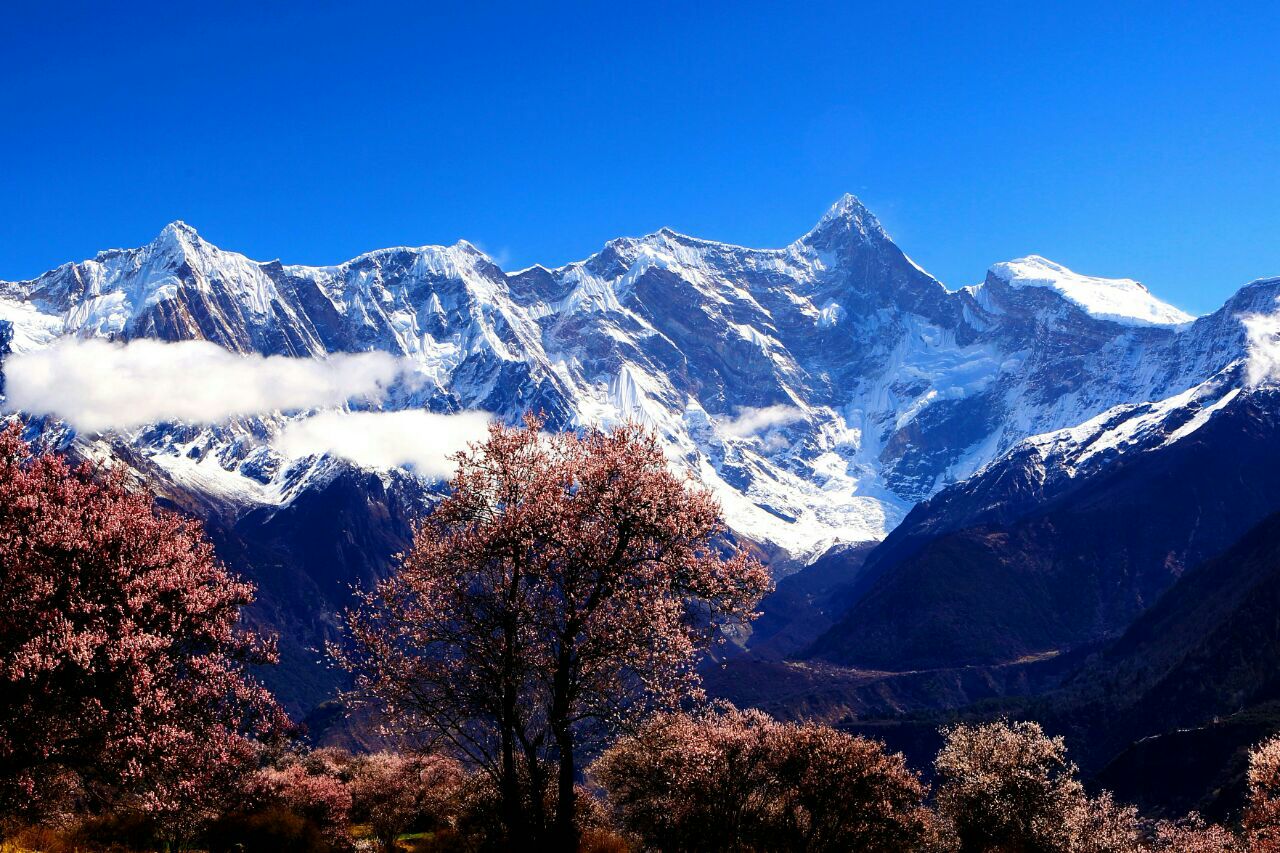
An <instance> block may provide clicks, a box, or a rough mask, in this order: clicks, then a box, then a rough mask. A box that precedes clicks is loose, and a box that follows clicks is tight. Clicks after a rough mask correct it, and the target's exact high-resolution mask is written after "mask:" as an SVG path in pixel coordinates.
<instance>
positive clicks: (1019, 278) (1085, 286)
mask: <svg viewBox="0 0 1280 853" xmlns="http://www.w3.org/2000/svg"><path fill="white" fill-rule="evenodd" d="M991 273H992V275H994V276H996V277H997V278H1000V279H1001V280H1003V281H1005V282H1006V283H1008V284H1009V285H1010V286H1011V287H1047V288H1051V289H1052V290H1054V291H1056V292H1058V293H1060V294H1061V295H1062V296H1063V297H1065V298H1066V299H1067V300H1069V301H1070V302H1072V303H1074V304H1075V305H1078V306H1079V307H1080V308H1082V309H1084V310H1085V311H1087V312H1088V313H1090V314H1091V315H1093V316H1095V317H1099V318H1102V319H1106V320H1113V321H1115V322H1118V323H1139V324H1148V325H1157V326H1159V325H1165V326H1169V325H1173V326H1176V325H1179V324H1181V323H1189V322H1191V321H1192V320H1194V319H1195V317H1193V316H1192V315H1190V314H1188V313H1187V312H1185V311H1183V310H1181V309H1179V308H1175V307H1174V306H1172V305H1170V304H1168V303H1167V302H1162V301H1160V300H1159V299H1157V298H1156V297H1155V296H1153V295H1152V294H1151V291H1149V290H1147V288H1146V287H1145V286H1144V285H1142V284H1141V283H1140V282H1137V281H1134V280H1133V279H1128V278H1097V277H1094V276H1086V275H1080V274H1079V273H1076V272H1073V271H1071V270H1069V269H1067V268H1066V267H1064V266H1062V265H1061V264H1057V263H1054V262H1053V261H1051V260H1049V259H1047V258H1042V257H1040V256H1039V255H1027V256H1026V257H1024V258H1017V259H1015V260H1012V261H1005V262H1003V263H999V264H995V265H994V266H992V267H991Z"/></svg>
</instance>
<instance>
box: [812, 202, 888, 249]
mask: <svg viewBox="0 0 1280 853" xmlns="http://www.w3.org/2000/svg"><path fill="white" fill-rule="evenodd" d="M850 233H851V234H856V235H857V236H858V237H860V238H861V239H864V240H866V239H869V238H878V239H888V236H889V235H887V234H886V233H885V231H884V228H882V227H881V225H880V220H879V219H876V215H875V214H874V213H872V212H871V211H870V210H868V209H867V207H866V205H864V204H863V203H862V202H861V201H859V200H858V198H857V196H855V195H854V194H853V193H845V194H844V195H842V196H840V198H839V199H837V200H836V203H835V204H833V205H831V207H830V208H828V209H827V212H826V213H824V214H823V215H822V218H821V219H819V220H818V224H817V225H815V226H813V228H812V229H811V230H810V231H809V233H808V234H806V235H804V236H803V237H801V238H800V240H799V241H797V242H803V243H812V244H822V243H826V242H827V241H829V240H830V239H831V238H833V237H836V236H838V235H841V234H850Z"/></svg>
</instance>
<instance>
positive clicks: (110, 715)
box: [0, 424, 287, 816]
mask: <svg viewBox="0 0 1280 853" xmlns="http://www.w3.org/2000/svg"><path fill="white" fill-rule="evenodd" d="M252 600H253V588H252V586H250V585H249V584H246V583H242V582H240V581H237V580H235V579H234V578H232V577H231V576H230V575H229V574H228V573H227V572H226V570H224V569H223V568H222V566H221V565H220V564H219V563H218V561H217V560H216V559H215V558H214V554H213V550H212V547H211V546H210V544H209V542H208V541H207V540H206V539H205V538H204V536H203V533H202V531H201V528H200V526H199V525H198V524H196V523H194V522H192V521H188V520H186V519H183V518H181V517H179V516H177V515H175V514H173V513H170V512H165V511H161V510H159V509H157V508H156V507H155V506H154V505H153V503H152V500H151V498H150V497H149V496H147V495H145V494H140V493H136V492H132V491H130V490H129V489H127V488H126V487H125V483H124V482H123V479H122V476H121V475H119V474H116V473H104V474H103V475H102V476H94V472H93V471H92V470H91V469H90V468H89V467H88V466H87V465H86V466H82V467H79V468H76V469H72V468H70V467H69V466H68V465H67V463H66V462H65V461H64V460H63V459H62V458H61V457H60V456H57V455H52V454H46V455H37V456H33V455H32V453H31V449H30V447H29V446H28V445H27V444H26V443H25V442H24V441H23V440H22V438H21V431H20V428H19V426H18V425H16V424H15V425H12V426H10V427H9V428H7V429H6V430H4V431H3V432H0V807H2V808H3V809H4V810H5V811H6V812H10V813H13V812H19V811H23V810H30V809H45V808H47V803H46V802H43V800H44V798H46V797H47V796H49V795H50V794H51V792H53V791H54V790H55V789H58V790H61V791H63V792H66V791H68V790H69V791H72V792H74V794H75V795H76V796H77V797H78V798H80V800H81V804H82V805H84V804H86V803H87V804H88V805H90V806H91V805H92V804H93V803H94V802H95V801H96V802H104V801H109V802H111V803H112V804H113V805H116V806H119V805H120V804H122V803H125V802H127V803H130V804H132V806H133V807H135V808H138V809H140V810H142V811H145V812H147V813H150V814H152V815H155V816H162V815H176V814H179V813H189V812H190V810H191V809H192V808H193V807H197V806H198V805H199V804H200V803H202V802H204V801H205V800H206V799H207V798H209V797H212V796H214V795H215V793H216V792H217V791H218V790H220V789H221V787H220V780H224V779H226V778H227V777H228V774H232V773H234V772H236V771H237V770H238V769H239V768H241V767H242V766H243V765H244V764H245V763H246V762H247V761H249V760H251V759H252V757H253V748H252V738H253V737H255V736H267V735H274V734H277V733H280V732H282V731H283V730H284V729H285V727H286V726H287V720H286V718H285V717H284V715H283V712H282V711H280V709H279V708H278V706H277V705H276V704H275V703H274V701H273V700H272V699H271V697H270V695H269V694H268V693H267V692H266V690H265V689H264V688H263V687H261V686H260V685H259V684H257V683H256V682H255V681H254V680H253V679H252V678H251V677H249V676H248V675H247V674H246V672H245V664H246V663H248V662H250V661H266V660H268V659H270V658H271V651H272V650H271V649H270V647H269V646H268V645H267V644H264V643H261V642H258V641H257V640H256V638H254V637H252V636H250V635H247V634H243V633H240V632H238V631H237V630H236V626H237V621H238V618H239V613H240V608H241V607H242V606H244V605H246V604H248V603H249V602H250V601H252Z"/></svg>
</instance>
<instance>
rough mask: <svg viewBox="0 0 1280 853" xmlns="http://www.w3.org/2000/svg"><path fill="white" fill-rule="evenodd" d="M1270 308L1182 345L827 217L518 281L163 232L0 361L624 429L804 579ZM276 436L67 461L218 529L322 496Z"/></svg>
mask: <svg viewBox="0 0 1280 853" xmlns="http://www.w3.org/2000/svg"><path fill="white" fill-rule="evenodd" d="M1278 294H1280V280H1272V281H1266V282H1258V283H1255V284H1253V285H1251V286H1249V287H1247V288H1245V289H1244V290H1242V291H1241V292H1240V293H1239V294H1237V296H1236V297H1234V298H1233V299H1232V300H1231V301H1230V302H1229V303H1228V304H1227V306H1224V308H1223V309H1222V310H1220V311H1218V312H1216V313H1214V314H1212V315H1209V316H1207V317H1203V318H1200V319H1193V318H1191V317H1189V316H1188V315H1186V314H1184V313H1183V312H1181V311H1179V310H1178V309H1176V308H1173V307H1172V306H1169V305H1167V304H1165V303H1163V302H1160V301H1159V300H1158V299H1156V298H1155V297H1154V296H1153V295H1151V293H1150V292H1148V291H1147V290H1146V289H1145V288H1144V287H1143V286H1142V285H1139V284H1137V283H1136V282H1132V281H1128V280H1107V279H1096V278H1089V277H1086V276H1081V275H1077V274H1075V273H1073V272H1071V271H1070V270H1068V269H1066V268H1065V267H1062V266H1060V265H1057V264H1054V263H1052V262H1050V261H1046V260H1044V259H1042V258H1038V257H1030V258H1023V259H1020V260H1017V261H1011V262H1008V263H1004V264H997V265H996V266H994V267H992V269H991V271H990V272H989V273H988V275H987V277H986V280H985V281H984V282H983V283H982V284H980V285H977V286H974V287H967V288H962V289H959V290H948V289H947V288H946V287H944V286H943V285H942V284H941V283H939V282H938V281H937V280H936V279H934V278H933V277H932V276H930V275H929V274H928V273H926V272H924V271H923V270H922V269H920V268H919V267H918V266H917V265H916V264H915V263H913V262H912V261H911V260H910V259H909V258H908V257H907V256H906V255H904V254H903V253H902V252H901V251H900V250H899V249H898V247H897V246H895V245H894V243H893V242H892V241H891V240H890V238H889V237H888V235H886V234H885V232H884V230H883V229H882V228H881V226H880V224H879V222H878V221H877V220H876V218H875V217H874V216H873V215H872V214H871V213H870V212H869V211H868V210H867V209H866V208H865V207H863V206H862V205H861V204H860V203H859V202H858V201H857V200H856V199H855V198H853V197H852V196H845V197H844V198H842V199H841V200H840V201H839V202H837V203H836V204H835V205H834V206H833V207H832V208H831V209H830V210H829V211H828V212H827V213H826V215H825V216H823V217H822V219H821V220H820V221H819V222H818V224H817V225H816V226H815V227H814V228H813V230H811V231H810V232H809V233H808V234H806V235H804V236H803V237H801V238H800V239H798V240H796V241H795V242H794V243H791V244H790V245H788V246H785V247H783V248H779V249H749V248H744V247H739V246H731V245H727V244H723V243H717V242H712V241H707V240H699V239H696V238H693V237H687V236H684V235H680V234H677V233H675V232H673V231H670V230H668V229H662V230H660V231H658V232H656V233H654V234H650V235H648V236H645V237H641V238H622V239H618V240H613V241H610V242H609V243H607V244H606V245H605V246H604V248H603V249H602V250H601V251H600V252H598V253H597V254H595V255H593V256H591V257H590V258H587V259H586V260H583V261H580V262H577V263H572V264H569V265H567V266H564V267H560V268H557V269H546V268H544V267H541V266H535V267H531V268H529V269H525V270H521V271H519V272H514V273H507V272H504V271H503V270H502V269H500V268H499V266H498V265H497V264H496V263H495V262H494V261H493V260H492V259H490V258H489V257H487V256H486V255H485V254H483V253H482V252H480V251H479V250H477V249H476V248H475V247H473V246H471V245H470V244H468V243H465V242H460V243H458V244H456V245H453V246H449V247H440V246H426V247H420V248H392V249H384V250H380V251H375V252H370V253H368V254H365V255H361V256H359V257H357V258H354V259H352V260H350V261H347V262H345V263H342V264H338V265H336V266H329V267H307V266H294V265H285V264H282V263H280V262H279V261H267V262H259V261H253V260H250V259H248V258H246V257H244V256H242V255H239V254H236V253H234V252H228V251H224V250H222V249H219V248H217V247H215V246H213V245H211V244H210V243H208V242H207V241H205V240H203V239H202V238H201V237H200V236H199V235H198V234H197V233H196V231H195V230H194V229H192V228H190V227H189V226H187V225H185V224H183V223H180V222H179V223H173V224H171V225H169V226H167V227H166V228H165V229H164V230H163V231H162V232H161V233H160V235H159V236H158V237H157V238H156V239H155V240H154V241H152V242H151V243H150V244H148V245H146V246H143V247H141V248H138V249H127V250H110V251H107V252H103V253H101V254H99V255H98V256H97V257H96V258H94V259H92V260H88V261H83V262H80V263H70V264H66V265H64V266H61V267H59V268H57V269H56V270H52V271H50V272H48V273H46V274H45V275H42V276H40V277H39V278H37V279H34V280H31V281H24V282H7V283H0V337H7V338H8V347H9V349H11V350H12V351H13V352H14V353H23V352H29V351H32V350H36V349H40V348H42V347H47V346H49V345H50V344H51V343H53V342H54V341H56V340H58V339H60V338H63V337H66V336H79V337H105V338H110V339H116V340H130V339H136V338H155V339H161V340H167V341H179V340H207V341H211V342H213V343H216V344H218V345H219V346H222V347H225V348H227V349H229V350H233V351H236V352H242V353H252V352H256V353H261V354H268V355H289V356H306V357H317V356H324V355H327V354H334V353H352V352H366V351H372V350H381V351H385V352H388V353H391V354H393V355H395V356H397V357H399V358H401V359H403V360H404V362H405V363H406V364H408V365H410V372H411V373H412V375H413V381H411V382H405V383H402V384H401V385H398V386H397V387H396V388H395V389H394V390H393V392H392V393H391V395H390V396H389V397H388V398H387V399H386V400H385V401H384V402H383V403H382V406H383V407H385V408H388V409H407V408H426V409H430V410H432V411H439V412H457V411H464V410H479V411H485V412H490V413H493V414H494V415H496V416H498V417H500V418H504V419H507V420H515V419H517V418H518V417H519V416H520V415H521V414H522V413H523V412H524V411H527V410H529V409H540V410H542V411H544V412H545V413H547V415H548V417H549V419H550V422H551V424H552V425H553V426H571V425H584V424H597V423H598V424H608V423H611V422H615V421H617V420H619V419H623V418H632V419H638V420H640V421H642V422H644V423H646V424H648V425H650V426H651V427H653V428H654V429H655V430H656V431H658V433H659V434H660V435H661V436H662V438H663V440H664V441H665V442H666V444H667V446H668V447H669V449H670V452H671V455H672V456H673V458H674V459H676V460H678V461H680V462H682V463H683V464H684V465H686V466H687V467H688V468H689V469H690V470H692V471H693V472H694V473H695V475H696V476H697V477H698V478H700V479H701V480H702V481H703V482H704V483H706V484H707V485H708V486H709V487H710V488H712V489H713V490H714V491H715V492H716V494H717V495H718V496H719V498H720V500H721V501H722V503H723V505H724V508H725V512H726V516H727V518H728V520H729V522H730V524H731V525H732V526H733V527H734V528H735V529H737V530H738V531H739V532H740V533H743V534H745V535H747V536H749V537H752V538H754V539H756V540H758V541H761V542H764V543H768V544H770V545H772V546H774V547H776V548H778V549H781V550H782V551H784V552H785V553H786V555H788V556H789V557H791V558H792V559H794V560H796V561H804V560H808V559H811V558H812V557H814V556H816V555H818V554H820V553H822V552H823V551H824V550H825V549H827V548H828V547H829V546H830V545H832V544H833V543H836V542H858V541H867V540H875V539H880V538H882V537H883V536H884V535H885V533H886V532H887V531H889V530H891V529H892V528H893V527H894V526H895V525H896V524H897V523H898V522H899V521H900V520H901V519H902V517H903V516H904V515H905V513H906V511H907V510H908V509H909V508H910V507H911V505H912V504H914V503H915V502H916V501H918V500H920V499H922V498H926V497H928V496H930V495H932V494H934V493H935V492H936V491H938V490H939V489H940V488H942V487H943V486H945V485H947V484H948V483H951V482H955V481H957V480H960V479H963V478H965V477H967V476H969V475H970V474H972V473H973V472H974V471H976V470H978V469H979V468H980V467H982V466H983V465H985V464H986V463H988V462H990V461H991V460H992V459H994V458H995V457H996V456H997V455H998V454H1000V453H1002V452H1003V451H1005V450H1007V449H1008V448H1010V447H1011V446H1013V445H1014V444H1015V443H1017V442H1018V441H1021V440H1022V439H1024V438H1027V437H1028V436H1032V435H1036V434H1040V433H1045V432H1050V431H1053V430H1060V429H1063V428H1067V427H1072V426H1075V425H1078V424H1081V423H1082V422H1084V421H1087V420H1088V419H1090V418H1092V417H1094V416H1096V415H1098V414H1100V413H1102V412H1104V411H1107V410H1108V409H1111V408H1113V407H1115V406H1118V405H1125V404H1134V405H1136V404H1142V403H1145V402H1146V401H1149V400H1159V399H1164V398H1167V397H1170V396H1171V395H1173V394H1177V393H1179V392H1182V391H1185V390H1187V389H1189V388H1191V387H1193V386H1195V385H1197V384H1199V383H1201V382H1203V381H1204V380H1205V379H1206V378H1208V377H1210V376H1213V375H1214V374H1216V373H1218V372H1219V371H1221V370H1222V369H1223V368H1225V367H1227V366H1228V365H1229V364H1231V363H1233V362H1234V361H1236V360H1238V359H1240V358H1241V357H1243V355H1244V354H1245V349H1246V339H1245V333H1244V330H1243V328H1242V327H1241V325H1240V323H1239V320H1238V319H1237V317H1238V315H1240V314H1242V313H1250V312H1255V313H1256V312H1264V313H1272V312H1274V311H1275V305H1274V303H1275V299H1276V296H1277V295H1278ZM193 381H199V380H198V377H193ZM294 416H295V415H294V414H291V413H285V414H281V413H264V415H263V416H261V417H255V418H249V419H242V420H237V421H232V422H229V423H223V424H219V425H215V426H203V425H188V424H157V425H152V426H148V427H144V428H140V429H133V430H130V431H127V432H118V433H114V434H108V435H106V436H103V437H96V436H80V437H79V438H78V441H79V442H80V443H81V444H82V445H85V446H88V445H95V446H98V447H99V448H108V447H112V446H114V447H117V448H119V447H127V448H129V451H130V453H131V454H133V455H134V456H135V457H136V458H137V459H138V460H139V464H142V463H143V460H145V464H146V466H147V467H148V468H149V470H150V471H151V473H152V474H153V475H155V476H167V477H169V478H170V479H171V480H173V481H175V482H178V483H179V485H180V486H181V488H182V489H184V490H186V491H188V492H190V493H192V494H196V495H205V496H207V497H208V498H209V499H210V501H212V503H214V504H220V505H223V506H229V507H238V509H233V510H232V513H233V514H234V512H239V511H243V510H245V509H247V508H250V507H254V506H273V505H275V506H279V505H283V504H286V503H288V502H289V501H291V500H293V499H295V498H296V496H297V495H298V494H300V493H301V492H303V491H305V490H306V489H307V488H308V487H309V485H308V484H309V483H310V482H311V478H313V477H322V476H329V475H326V474H324V472H325V471H329V472H332V471H333V470H335V465H337V463H334V462H332V461H331V460H316V459H314V458H308V459H301V460H293V459H286V458H283V457H281V456H280V454H279V453H278V452H277V451H275V450H274V449H272V448H271V447H270V446H269V443H270V438H271V436H272V435H273V434H275V433H276V432H277V431H278V430H279V428H280V426H281V424H283V423H284V422H286V421H287V420H288V419H289V418H291V417H294ZM424 440H430V437H426V438H424ZM99 452H107V451H106V450H101V449H100V451H99ZM338 467H341V466H338Z"/></svg>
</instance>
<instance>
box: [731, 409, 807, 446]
mask: <svg viewBox="0 0 1280 853" xmlns="http://www.w3.org/2000/svg"><path fill="white" fill-rule="evenodd" d="M800 420H804V412H802V411H801V410H800V409H797V408H796V407H795V406H783V405H776V406H765V407H763V408H758V409H757V408H752V407H751V406H743V407H742V408H740V409H738V415H737V417H734V418H731V419H729V420H725V421H721V422H720V429H721V431H722V432H724V433H725V434H726V435H732V436H736V437H738V438H747V437H748V436H752V435H758V434H760V433H761V432H764V431H765V430H767V429H771V428H773V427H776V426H782V425H783V424H789V423H794V422H795V421H800Z"/></svg>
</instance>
